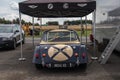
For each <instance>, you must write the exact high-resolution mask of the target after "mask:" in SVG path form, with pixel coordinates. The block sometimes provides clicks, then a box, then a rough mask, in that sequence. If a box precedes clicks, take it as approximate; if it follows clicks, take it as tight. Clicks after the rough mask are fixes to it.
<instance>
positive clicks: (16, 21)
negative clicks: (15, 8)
mask: <svg viewBox="0 0 120 80" xmlns="http://www.w3.org/2000/svg"><path fill="white" fill-rule="evenodd" d="M21 23H22V24H24V25H32V23H31V22H26V21H25V20H23V19H22V20H21ZM81 23H82V24H86V23H87V24H92V21H91V20H82V21H81V20H73V21H64V23H63V25H65V24H68V25H79V24H81ZM0 24H19V18H16V19H13V20H6V19H5V18H0ZM34 25H35V26H39V24H38V23H35V24H34ZM44 25H59V23H58V21H48V22H47V23H46V24H44Z"/></svg>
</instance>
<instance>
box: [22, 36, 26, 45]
mask: <svg viewBox="0 0 120 80" xmlns="http://www.w3.org/2000/svg"><path fill="white" fill-rule="evenodd" d="M22 44H25V36H24V35H23V40H22Z"/></svg>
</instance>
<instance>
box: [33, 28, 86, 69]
mask: <svg viewBox="0 0 120 80" xmlns="http://www.w3.org/2000/svg"><path fill="white" fill-rule="evenodd" d="M87 62H88V57H87V50H86V46H85V45H84V44H81V43H80V39H79V36H78V34H77V33H76V32H75V31H74V30H68V29H57V30H48V31H45V32H44V33H43V35H42V38H41V40H40V44H39V45H37V46H36V48H35V51H34V56H33V63H34V64H35V66H36V68H37V69H41V68H43V67H48V68H54V67H75V66H79V65H84V66H85V67H86V66H87Z"/></svg>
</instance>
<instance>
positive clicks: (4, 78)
mask: <svg viewBox="0 0 120 80" xmlns="http://www.w3.org/2000/svg"><path fill="white" fill-rule="evenodd" d="M23 47H24V49H23V53H24V57H25V58H26V61H22V62H21V61H19V60H18V58H19V57H20V46H18V47H17V49H16V50H0V80H120V57H119V56H116V55H114V54H112V56H111V57H110V59H109V61H108V63H107V64H105V65H101V64H99V63H98V62H97V61H91V60H89V61H90V62H89V64H88V68H87V69H86V70H82V69H80V68H71V69H66V68H64V69H47V68H45V69H42V70H37V69H36V68H35V66H34V64H32V56H33V48H32V43H26V44H24V45H23ZM90 50H91V49H90ZM90 50H89V52H90ZM89 57H90V56H89Z"/></svg>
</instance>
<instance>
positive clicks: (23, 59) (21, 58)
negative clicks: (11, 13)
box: [18, 12, 26, 61]
mask: <svg viewBox="0 0 120 80" xmlns="http://www.w3.org/2000/svg"><path fill="white" fill-rule="evenodd" d="M19 23H20V40H21V42H20V45H21V51H20V52H21V56H20V58H19V59H18V60H19V61H25V60H26V58H23V47H22V24H21V13H20V12H19Z"/></svg>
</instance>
